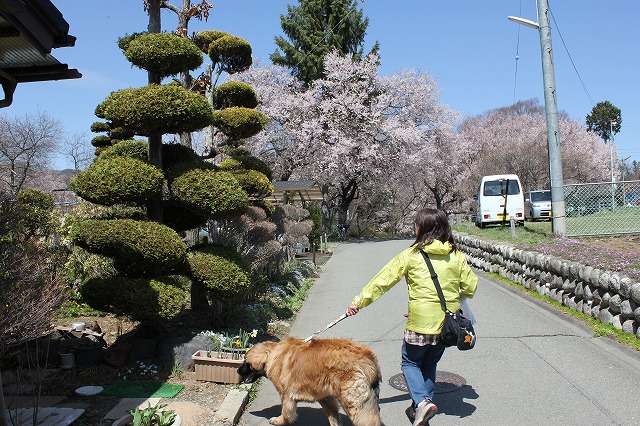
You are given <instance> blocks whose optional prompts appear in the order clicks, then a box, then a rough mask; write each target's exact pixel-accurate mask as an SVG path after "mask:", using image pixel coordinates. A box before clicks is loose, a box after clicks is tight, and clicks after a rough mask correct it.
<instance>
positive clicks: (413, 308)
mask: <svg viewBox="0 0 640 426" xmlns="http://www.w3.org/2000/svg"><path fill="white" fill-rule="evenodd" d="M415 232H416V240H415V242H414V243H413V244H412V245H411V247H409V248H407V249H405V250H403V251H402V252H401V253H399V254H398V255H396V256H395V257H394V258H393V259H391V261H390V262H389V263H388V264H387V265H386V266H385V267H384V268H382V269H381V270H380V272H378V274H377V275H376V276H375V277H373V279H372V280H371V281H370V282H369V283H368V284H367V285H365V286H364V288H363V289H362V291H361V292H360V294H359V295H358V296H356V297H355V298H354V299H353V302H352V303H351V305H349V307H348V308H347V315H349V316H351V315H355V314H357V313H358V311H359V310H360V309H362V308H364V307H366V306H368V305H370V304H371V303H373V302H374V301H375V300H377V299H378V298H379V297H380V296H382V295H383V294H384V293H385V292H387V291H388V290H389V289H391V288H392V287H393V286H394V285H395V284H396V283H398V281H400V280H401V279H402V278H403V277H404V278H405V280H406V282H407V286H408V290H409V305H408V306H409V310H408V312H409V314H408V317H407V324H406V330H405V332H404V342H403V343H402V372H403V374H404V377H405V380H406V382H407V387H408V388H409V395H410V396H411V399H412V410H413V412H414V413H415V414H414V418H415V420H414V422H413V425H414V426H418V425H425V424H426V422H427V421H429V419H431V418H432V417H433V416H435V414H436V413H437V412H438V407H436V405H435V404H434V403H433V395H434V392H435V382H436V367H437V365H438V362H439V361H440V358H442V354H443V353H444V349H445V346H444V345H443V344H442V343H441V342H440V331H441V330H442V323H443V321H444V315H445V314H444V311H443V310H442V307H441V304H440V299H439V297H438V293H437V291H436V288H435V286H434V284H433V281H432V279H431V274H430V273H429V269H428V267H427V264H426V263H425V260H424V258H423V256H422V254H421V252H424V253H426V254H427V255H428V256H429V258H430V259H431V262H432V263H433V268H434V270H435V272H436V274H437V275H438V279H439V281H440V286H441V287H442V292H443V294H444V297H445V299H446V303H447V307H448V308H449V310H450V311H452V312H456V311H457V310H458V309H459V307H460V295H464V296H465V297H467V298H469V299H470V298H472V297H473V295H474V294H475V292H476V287H477V284H478V277H477V276H476V274H475V273H474V272H473V271H472V270H471V268H470V267H469V265H468V264H467V259H466V257H465V255H464V254H463V253H462V252H460V251H459V250H458V249H457V247H456V244H455V242H454V240H453V234H452V232H451V226H450V225H449V221H448V219H447V215H446V214H445V213H444V212H443V211H442V210H437V209H422V210H420V211H418V213H417V214H416V218H415Z"/></svg>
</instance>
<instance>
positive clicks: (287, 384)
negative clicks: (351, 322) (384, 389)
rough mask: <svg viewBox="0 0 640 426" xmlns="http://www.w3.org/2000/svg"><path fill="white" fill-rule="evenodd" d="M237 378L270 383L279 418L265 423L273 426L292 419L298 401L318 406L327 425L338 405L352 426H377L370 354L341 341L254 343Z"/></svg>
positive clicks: (374, 363)
mask: <svg viewBox="0 0 640 426" xmlns="http://www.w3.org/2000/svg"><path fill="white" fill-rule="evenodd" d="M238 373H239V374H240V375H241V376H243V377H248V376H251V373H253V374H254V375H264V376H266V377H267V378H269V380H271V381H272V382H273V384H274V385H275V387H276V389H277V390H278V393H279V394H280V399H281V402H282V413H281V415H280V416H278V417H273V418H271V419H269V423H271V424H273V425H286V424H289V423H292V422H294V421H295V420H296V417H297V415H296V408H297V402H298V401H307V402H313V401H318V402H319V403H320V405H321V406H322V409H323V411H324V413H325V414H326V415H327V417H328V418H329V424H330V425H331V426H339V425H341V422H340V414H339V413H338V409H339V405H338V403H340V404H341V405H342V407H343V408H344V410H345V412H346V413H347V415H348V416H349V418H350V419H351V421H352V423H353V424H354V426H379V425H381V424H382V422H381V420H380V408H379V406H378V398H379V393H380V389H379V383H380V381H381V380H382V376H381V374H380V366H379V365H378V360H377V358H376V356H375V354H374V353H373V351H372V350H371V349H369V348H368V347H366V346H363V345H360V344H358V343H355V342H353V341H351V340H347V339H314V340H311V341H310V342H305V341H304V340H301V339H294V338H292V337H288V338H286V339H284V340H282V341H280V342H263V343H258V344H256V345H255V346H254V347H253V348H252V349H251V350H250V351H249V352H248V353H247V354H246V357H245V364H244V365H243V366H242V367H240V369H239V370H238Z"/></svg>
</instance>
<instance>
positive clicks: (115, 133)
mask: <svg viewBox="0 0 640 426" xmlns="http://www.w3.org/2000/svg"><path fill="white" fill-rule="evenodd" d="M133 135H134V133H133V132H132V131H131V130H129V129H126V128H124V127H116V128H113V129H111V131H110V132H109V137H110V138H111V139H118V140H126V139H132V138H133Z"/></svg>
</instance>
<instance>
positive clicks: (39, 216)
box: [16, 189, 55, 236]
mask: <svg viewBox="0 0 640 426" xmlns="http://www.w3.org/2000/svg"><path fill="white" fill-rule="evenodd" d="M16 201H17V213H18V215H17V216H18V218H19V222H20V226H21V228H22V229H23V230H24V233H25V234H26V235H27V236H33V235H40V236H48V235H50V234H51V233H52V232H53V229H54V228H55V224H54V221H53V216H52V212H53V198H52V197H51V195H50V194H47V193H46V192H42V191H39V190H37V189H23V190H22V191H20V192H18V194H17V195H16Z"/></svg>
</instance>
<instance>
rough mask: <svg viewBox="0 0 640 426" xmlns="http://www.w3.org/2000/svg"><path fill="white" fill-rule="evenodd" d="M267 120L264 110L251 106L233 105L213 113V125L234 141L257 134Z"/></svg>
mask: <svg viewBox="0 0 640 426" xmlns="http://www.w3.org/2000/svg"><path fill="white" fill-rule="evenodd" d="M267 120H268V119H267V116H266V115H264V113H263V112H262V111H257V110H255V109H251V108H243V107H232V108H225V109H223V110H220V111H215V112H214V113H213V125H214V126H215V127H217V128H218V129H220V131H221V132H222V133H224V134H225V136H226V137H228V138H229V139H231V140H234V141H236V140H239V139H246V138H250V137H251V136H253V135H255V134H257V133H258V132H260V131H261V130H262V129H263V128H264V125H265V124H266V123H267Z"/></svg>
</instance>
